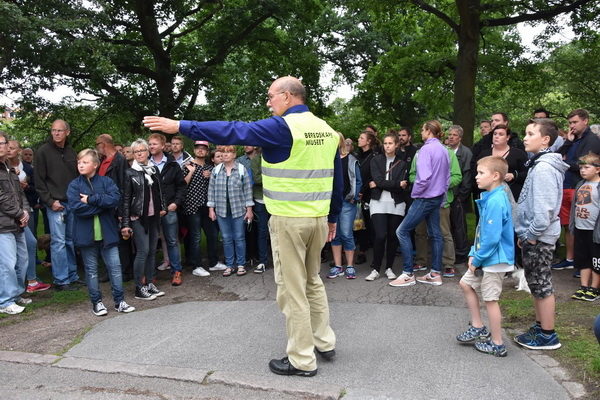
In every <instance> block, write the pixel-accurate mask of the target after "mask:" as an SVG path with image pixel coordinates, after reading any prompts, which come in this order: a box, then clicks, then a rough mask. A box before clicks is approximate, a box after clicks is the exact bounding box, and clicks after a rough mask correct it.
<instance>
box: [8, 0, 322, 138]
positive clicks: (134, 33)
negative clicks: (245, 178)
mask: <svg viewBox="0 0 600 400" xmlns="http://www.w3.org/2000/svg"><path fill="white" fill-rule="evenodd" d="M0 4H1V7H2V11H4V12H5V14H2V18H3V20H2V21H4V22H6V23H5V24H0V38H5V39H6V40H4V41H2V40H0V46H2V50H3V51H2V54H3V55H5V57H4V58H2V59H1V61H2V64H0V67H2V69H1V73H0V82H1V83H2V85H1V87H2V89H4V90H6V91H12V92H15V93H20V94H22V95H23V98H24V99H27V100H30V99H32V98H34V97H36V95H37V92H38V90H39V89H50V90H51V89H53V88H55V87H56V86H57V85H60V84H63V85H66V86H68V87H70V88H71V89H73V90H74V91H75V92H76V93H77V94H78V95H82V94H90V95H93V96H95V98H96V99H97V104H98V108H99V109H101V110H114V109H116V110H127V112H128V113H129V114H130V121H131V122H130V124H131V126H130V131H131V132H132V133H134V134H137V133H139V131H140V129H139V127H136V126H135V124H134V121H139V120H140V119H141V117H142V116H143V115H147V114H149V113H156V112H160V113H161V114H162V115H165V116H169V117H173V116H178V117H184V116H188V115H195V114H197V113H198V112H199V111H203V112H205V113H208V114H213V115H216V116H218V117H220V118H223V117H226V116H231V113H232V112H233V111H234V110H237V111H239V110H240V108H241V111H242V112H240V113H238V118H239V117H240V116H241V117H243V118H250V117H256V114H257V107H258V105H259V102H258V99H259V96H257V95H256V94H257V93H258V92H261V96H262V94H263V93H264V92H265V91H266V90H265V88H266V86H267V85H266V82H270V81H271V79H272V78H273V77H274V76H276V75H284V74H285V75H287V74H293V75H296V76H301V77H303V78H304V79H305V82H306V83H307V85H308V86H309V87H310V88H311V89H313V90H312V93H313V97H312V99H318V98H320V97H321V96H320V89H319V87H318V76H319V71H320V66H321V61H320V58H319V57H318V56H317V54H318V52H317V48H318V45H317V43H318V41H317V40H318V38H319V37H320V31H318V29H320V26H319V25H315V24H314V21H315V20H317V19H318V18H319V16H320V15H321V13H322V11H323V9H324V5H326V4H327V2H321V1H318V0H310V1H300V0H286V1H283V0H222V1H217V0H205V1H159V0H146V1H143V0H136V1H125V0H111V1H82V0H78V1H69V2H65V1H62V0H47V1H43V2H40V1H37V0H20V1H14V2H11V3H10V4H8V3H7V2H4V1H2V2H0ZM202 90H204V91H205V93H206V100H207V102H208V107H207V108H206V109H202V108H200V109H196V110H194V106H195V105H196V102H197V100H198V96H199V94H200V92H201V91H202ZM225 95H227V96H228V98H227V101H223V100H224V96H225ZM315 104H316V105H317V106H319V105H320V104H319V102H315ZM193 110H194V111H193ZM261 113H263V114H264V108H263V110H261ZM138 125H139V124H138Z"/></svg>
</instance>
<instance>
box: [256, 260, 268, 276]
mask: <svg viewBox="0 0 600 400" xmlns="http://www.w3.org/2000/svg"><path fill="white" fill-rule="evenodd" d="M266 269H267V267H265V264H263V263H260V264H258V265H257V266H256V268H254V273H255V274H262V273H263V272H265V270H266Z"/></svg>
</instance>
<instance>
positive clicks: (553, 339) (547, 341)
mask: <svg viewBox="0 0 600 400" xmlns="http://www.w3.org/2000/svg"><path fill="white" fill-rule="evenodd" d="M515 339H516V338H515ZM515 341H516V342H517V344H520V345H521V346H523V347H525V348H527V349H531V350H556V349H558V348H560V346H561V344H560V341H559V340H558V335H557V333H556V332H554V333H552V334H550V335H546V334H544V333H543V332H541V331H540V332H538V333H537V334H536V335H533V336H529V337H527V338H525V340H523V341H520V340H515Z"/></svg>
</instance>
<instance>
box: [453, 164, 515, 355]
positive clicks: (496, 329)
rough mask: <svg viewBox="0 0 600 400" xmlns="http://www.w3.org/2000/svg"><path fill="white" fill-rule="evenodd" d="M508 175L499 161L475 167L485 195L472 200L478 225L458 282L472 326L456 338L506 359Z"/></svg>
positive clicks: (511, 259)
mask: <svg viewBox="0 0 600 400" xmlns="http://www.w3.org/2000/svg"><path fill="white" fill-rule="evenodd" d="M507 172H508V164H507V163H506V161H505V160H504V159H503V158H501V157H493V156H489V157H484V158H482V159H481V160H479V162H478V163H477V176H476V177H475V181H476V182H477V186H478V187H479V189H481V190H485V192H483V193H482V195H481V199H479V200H475V203H477V208H478V209H479V215H480V218H479V224H478V225H477V231H476V234H475V243H474V244H473V246H472V247H471V251H470V253H469V264H468V266H469V269H468V270H467V272H466V273H465V275H464V276H463V277H462V279H461V280H460V287H461V288H462V290H463V292H464V295H465V300H466V302H467V306H468V308H469V312H470V313H471V326H469V328H468V329H467V330H466V331H465V332H463V333H461V334H460V335H458V336H457V337H456V340H458V341H459V342H461V343H471V342H475V349H477V350H478V351H481V352H483V353H488V354H492V355H494V356H496V357H506V346H505V345H504V342H503V341H502V328H501V322H502V314H501V312H500V306H499V305H498V300H499V299H500V294H501V293H502V282H503V280H504V275H505V274H506V273H507V272H511V271H513V270H514V268H515V266H514V264H515V256H514V255H515V245H514V238H513V222H512V209H511V204H510V202H509V200H508V197H507V196H506V192H505V191H504V188H503V186H502V185H503V182H504V176H505V175H506V173H507ZM479 289H481V297H482V298H483V301H484V302H485V306H486V309H487V313H488V318H489V321H490V329H489V330H488V328H487V327H486V326H485V325H484V324H483V321H482V320H481V312H480V310H479V298H478V297H477V292H476V290H479ZM490 331H491V338H490ZM479 339H482V340H483V341H478V340H479Z"/></svg>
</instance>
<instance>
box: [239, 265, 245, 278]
mask: <svg viewBox="0 0 600 400" xmlns="http://www.w3.org/2000/svg"><path fill="white" fill-rule="evenodd" d="M242 275H246V268H244V266H242V265H240V266H239V267H238V268H237V276H242Z"/></svg>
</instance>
